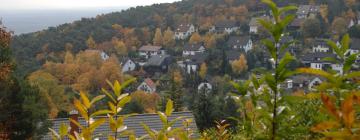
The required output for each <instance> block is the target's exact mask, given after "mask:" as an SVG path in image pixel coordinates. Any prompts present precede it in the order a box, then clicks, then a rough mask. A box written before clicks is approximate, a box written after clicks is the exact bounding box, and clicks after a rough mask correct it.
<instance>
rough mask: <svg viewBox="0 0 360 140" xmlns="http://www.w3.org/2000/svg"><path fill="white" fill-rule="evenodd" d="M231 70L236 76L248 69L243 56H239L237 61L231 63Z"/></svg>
mask: <svg viewBox="0 0 360 140" xmlns="http://www.w3.org/2000/svg"><path fill="white" fill-rule="evenodd" d="M231 68H232V70H233V71H234V72H235V73H237V74H240V73H241V72H243V71H245V70H246V69H247V68H248V66H247V61H246V58H245V56H244V54H241V55H240V58H239V59H238V60H235V61H233V62H232V63H231Z"/></svg>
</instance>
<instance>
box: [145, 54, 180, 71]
mask: <svg viewBox="0 0 360 140" xmlns="http://www.w3.org/2000/svg"><path fill="white" fill-rule="evenodd" d="M173 61H174V60H173V58H172V57H171V56H170V55H154V56H151V57H150V59H148V60H147V61H146V63H145V64H144V70H145V71H146V72H147V73H149V74H155V73H166V72H167V71H168V68H169V66H170V65H171V64H172V63H173Z"/></svg>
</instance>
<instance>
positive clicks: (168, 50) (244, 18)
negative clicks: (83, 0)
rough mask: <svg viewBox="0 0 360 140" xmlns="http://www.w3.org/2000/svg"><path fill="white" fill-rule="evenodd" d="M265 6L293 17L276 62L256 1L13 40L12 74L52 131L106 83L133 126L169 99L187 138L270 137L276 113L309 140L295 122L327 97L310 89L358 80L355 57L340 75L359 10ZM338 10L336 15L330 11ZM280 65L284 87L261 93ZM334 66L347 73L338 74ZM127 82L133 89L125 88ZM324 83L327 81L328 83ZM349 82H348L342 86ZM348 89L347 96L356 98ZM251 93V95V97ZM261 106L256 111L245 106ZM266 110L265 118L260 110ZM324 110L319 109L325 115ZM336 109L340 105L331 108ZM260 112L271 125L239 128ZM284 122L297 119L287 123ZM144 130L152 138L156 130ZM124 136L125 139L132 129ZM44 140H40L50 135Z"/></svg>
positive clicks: (265, 16) (269, 17)
mask: <svg viewBox="0 0 360 140" xmlns="http://www.w3.org/2000/svg"><path fill="white" fill-rule="evenodd" d="M274 2H275V3H276V4H277V6H278V7H280V8H281V7H285V6H289V5H291V6H296V7H297V9H296V10H289V11H287V13H286V14H284V15H281V18H285V19H283V20H287V19H286V18H288V16H291V15H294V20H292V21H291V22H290V23H289V24H288V25H287V26H286V27H285V30H284V33H282V34H281V36H280V35H279V37H280V39H279V42H278V43H277V44H275V45H274V46H275V48H274V49H275V50H273V51H275V52H276V53H271V50H269V47H268V46H267V43H268V42H266V41H269V42H272V41H274V40H276V39H275V38H274V37H273V36H274V33H273V32H269V31H268V30H267V29H266V28H265V27H264V25H263V24H262V23H261V22H265V21H267V22H270V23H277V20H276V19H277V18H274V17H276V14H273V13H272V11H271V9H270V8H269V7H268V6H266V5H265V4H262V3H260V1H259V0H214V1H211V0H184V1H180V2H175V3H167V4H154V5H152V6H139V7H134V8H129V9H127V10H123V11H121V12H114V13H110V14H104V15H99V16H97V17H95V18H89V19H86V18H84V19H81V20H79V21H75V22H74V23H69V24H64V25H60V26H58V27H50V28H49V29H47V30H43V31H39V32H35V33H30V34H23V35H18V36H15V37H14V38H13V39H12V43H11V49H12V51H13V56H14V58H15V60H16V63H17V68H16V71H15V73H16V75H19V76H23V77H24V78H25V79H26V80H27V81H28V82H29V84H30V85H31V86H36V87H38V88H39V91H38V92H39V93H41V99H42V100H43V101H44V102H45V104H46V105H44V106H46V107H47V109H46V114H47V115H48V118H50V119H54V120H53V121H54V122H55V123H56V127H60V123H61V122H63V120H62V119H59V118H67V117H71V115H69V113H68V112H70V111H72V110H73V109H74V107H76V106H74V105H73V104H72V102H73V101H74V100H76V99H77V98H78V97H79V96H80V98H84V97H83V96H84V95H82V93H83V92H86V93H88V94H87V96H89V97H91V98H96V97H97V96H98V95H101V94H100V93H102V92H104V91H106V90H111V89H114V86H113V85H111V83H113V81H120V83H121V84H124V85H126V87H125V86H124V87H121V88H120V89H121V90H120V91H119V92H123V93H128V94H129V97H131V101H129V103H128V104H126V105H124V106H123V107H121V109H122V111H121V112H120V114H131V113H138V114H145V115H134V117H133V118H130V119H133V120H142V121H145V120H146V117H148V118H149V119H153V117H154V116H156V114H155V113H159V112H158V111H166V108H167V107H168V105H167V102H168V100H167V99H171V101H173V108H174V109H173V111H174V112H176V113H175V116H177V115H178V114H180V115H181V114H185V115H186V116H187V117H189V118H194V122H191V123H190V126H191V127H193V128H194V129H198V130H199V131H201V132H210V131H212V130H213V131H219V130H221V125H224V124H221V123H219V122H218V121H219V120H226V123H229V126H226V127H231V128H232V129H234V132H231V133H241V134H242V133H243V132H242V131H239V132H237V131H236V129H241V130H243V129H244V130H245V129H246V128H238V125H250V124H251V125H250V126H251V127H250V128H252V127H254V128H255V127H257V126H263V127H264V129H267V128H266V126H265V125H264V123H269V124H273V125H272V126H273V127H274V128H272V129H276V128H275V127H276V126H275V125H274V124H275V123H276V122H275V121H274V120H275V119H273V120H271V119H269V118H275V117H276V113H277V111H276V109H277V107H279V108H280V109H279V110H280V111H279V112H280V113H281V112H282V111H283V110H286V109H287V110H286V111H284V112H286V113H289V114H291V113H293V114H291V115H289V116H291V117H289V116H287V117H286V118H282V121H292V120H296V119H298V120H300V121H299V124H298V125H299V126H301V127H302V126H305V125H306V130H305V129H304V130H303V131H301V132H293V133H294V135H291V137H286V138H285V139H293V138H295V137H296V136H295V135H296V134H297V133H299V135H301V134H304V133H306V134H308V133H311V135H313V134H312V133H313V131H317V129H316V128H314V127H311V132H310V126H309V123H307V122H306V121H307V120H304V119H309V118H311V117H309V116H310V115H312V116H316V114H318V111H319V108H312V107H313V106H320V105H321V101H323V102H325V101H328V102H331V99H330V97H327V98H326V97H325V96H323V95H322V94H321V95H320V93H319V94H318V95H314V93H317V92H319V85H322V83H324V82H325V83H326V84H324V85H325V86H323V87H320V88H324V87H326V86H327V84H328V83H329V79H330V78H326V77H324V76H323V75H326V74H328V73H329V74H328V75H326V76H329V75H330V76H340V77H341V76H344V75H346V74H348V73H350V72H355V73H356V72H357V71H359V70H360V55H357V56H356V58H355V59H354V61H355V63H354V64H351V66H347V65H348V64H347V63H350V62H345V58H346V60H348V59H347V58H349V57H350V56H351V55H355V54H359V53H360V3H359V2H349V1H348V0H333V1H316V2H315V1H311V0H310V1H296V0H289V1H282V0H274ZM337 2H338V3H337ZM339 3H341V4H342V5H341V6H338V5H337V4H339ZM337 6H338V7H337ZM339 7H340V8H339ZM274 15H275V16H274ZM274 30H275V29H274ZM274 32H275V31H274ZM347 34H349V35H350V43H349V46H346V45H342V44H346V43H347V42H346V40H345V41H343V40H342V39H343V38H346V37H347ZM284 46H285V47H284ZM334 46H336V47H337V49H336V48H335V49H334ZM343 47H348V48H347V51H346V52H345V53H344V54H343V57H341V58H340V57H339V55H338V54H339V53H338V52H339V50H338V49H340V48H343ZM286 52H288V53H286ZM289 55H291V56H294V58H295V59H294V61H291V62H289V64H288V65H286V66H285V65H284V66H283V68H284V69H285V70H284V71H286V72H288V71H290V72H291V76H289V77H286V79H282V80H283V81H284V82H281V84H277V82H278V81H277V79H276V80H274V81H275V82H276V84H274V85H273V87H274V88H275V89H276V91H275V92H274V91H272V90H273V89H271V88H272V87H271V85H270V84H268V85H267V84H264V83H266V82H269V81H271V80H272V79H271V78H269V76H273V77H276V76H278V75H276V74H273V73H271V72H273V71H274V70H275V71H277V67H278V66H279V63H281V61H282V60H283V58H286V57H290V56H289ZM274 56H276V57H277V59H274V58H276V57H274ZM284 61H285V60H284ZM344 66H345V67H349V68H346V69H344ZM299 68H312V69H315V70H314V71H315V72H313V73H316V72H318V73H317V74H318V75H316V74H311V72H308V73H306V72H302V73H301V72H298V69H299ZM316 70H323V71H326V72H328V73H326V74H323V73H321V72H322V71H321V72H320V71H316ZM284 71H281V72H284ZM303 71H305V70H303ZM290 72H289V73H290ZM264 73H266V74H264ZM269 73H271V74H269ZM274 73H277V72H274ZM284 73H285V72H284ZM309 73H310V74H309ZM319 73H320V74H319ZM321 74H323V75H321ZM356 74H357V73H356ZM356 74H354V75H356ZM354 75H352V76H354ZM351 78H352V77H351ZM133 79H136V80H134V81H132V83H131V84H129V83H127V81H131V80H133ZM269 79H270V80H269ZM274 79H275V78H274ZM334 79H335V80H333V79H331V80H333V81H336V80H337V79H336V78H334ZM349 79H350V78H349ZM346 80H348V79H346V78H345V80H343V81H341V82H345V81H346ZM356 80H358V79H357V78H356V77H355V78H353V79H351V80H348V81H346V82H348V83H350V82H353V81H356ZM264 81H265V82H264ZM109 83H110V84H109ZM356 84H358V83H354V86H349V87H351V88H353V89H358V87H359V86H357V85H356ZM250 87H251V88H250ZM254 87H256V89H255V88H254ZM345 87H346V86H345ZM243 88H245V89H243ZM253 88H254V89H253ZM337 88H344V87H341V86H339V87H337ZM346 88H348V87H346ZM260 91H261V94H258V93H257V92H259V93H260ZM338 91H339V92H340V91H341V90H338ZM344 91H347V90H344ZM349 91H351V90H349ZM356 91H357V90H354V93H355V92H356ZM277 92H279V94H280V92H281V95H277ZM331 92H333V91H331ZM262 93H269V95H268V96H266V95H264V94H262ZM274 93H275V95H274V96H272V94H274ZM260 95H264V96H261V97H260ZM308 96H309V97H308ZM320 96H321V97H320ZM334 96H335V95H334ZM272 97H274V98H275V101H274V100H273V99H272ZM277 97H279V98H285V99H288V98H289V99H288V100H290V101H293V100H292V98H294V97H295V98H297V97H298V98H301V99H303V98H310V99H314V98H316V99H318V100H316V101H315V100H311V101H309V102H307V101H303V100H301V101H299V102H296V101H294V102H290V101H289V103H288V102H285V101H283V100H281V103H283V102H285V103H286V105H283V106H279V105H278V106H277V105H276V99H277ZM351 97H352V96H351ZM356 97H357V96H356ZM119 98H120V97H119ZM263 98H264V99H263ZM261 99H263V100H265V101H254V100H261ZM266 99H268V100H266ZM355 99H356V100H358V99H357V98H355V96H354V102H355ZM279 100H280V99H279ZM339 100H340V99H339ZM266 101H268V102H266ZM359 101H360V100H359ZM107 102H108V101H107V100H106V101H104V102H100V103H99V104H97V105H96V107H94V108H95V109H102V108H104V106H106V105H107ZM273 102H275V105H274V106H275V107H274V108H275V109H273V108H271V107H268V108H266V107H264V106H266V105H269V104H271V105H272V103H273ZM328 102H326V103H328ZM285 103H283V104H285ZM326 103H324V104H325V106H326V105H328V106H331V105H329V104H330V103H328V104H326ZM271 105H269V106H271ZM287 105H288V106H287ZM338 105H339V106H342V105H343V104H341V101H339V104H338ZM289 106H292V107H293V106H296V109H294V110H299V112H296V113H294V110H291V109H289V108H290V107H289ZM116 107H117V106H116ZM262 107H263V108H262ZM264 108H265V109H268V110H272V109H273V110H274V111H273V112H274V114H270V117H269V116H267V117H268V118H267V117H264V118H266V119H269V120H271V121H272V122H271V121H268V120H266V121H268V122H259V124H258V122H256V123H255V121H254V122H252V123H250V124H245V123H242V121H246V119H249V120H251V119H258V117H259V116H257V115H258V114H256V113H257V111H258V110H261V109H264ZM339 108H340V107H339ZM265 109H264V110H265ZM292 109H293V108H292ZM306 109H308V110H310V111H308V110H306ZM321 109H322V110H325V109H324V108H321ZM335 109H337V108H335ZM268 110H267V111H268ZM289 110H290V111H289ZM329 110H331V109H329ZM332 111H333V110H332ZM253 112H254V113H253ZM264 112H265V111H264ZM269 112H271V111H269ZM273 112H271V113H273ZM330 112H331V111H330ZM338 112H341V111H338ZM117 113H118V112H117ZM151 113H153V114H151ZM249 113H253V114H249ZM266 113H268V112H266ZM280 113H279V114H280ZM331 113H333V114H334V112H331ZM331 113H330V114H331ZM160 114H161V113H160ZM192 114H193V116H192ZM294 114H296V115H299V114H300V115H303V116H302V117H300V118H295V119H294V116H296V115H294ZM324 114H325V113H324ZM267 115H269V114H267ZM271 115H272V116H271ZM139 116H140V117H139ZM239 116H241V117H240V118H241V119H239ZM340 116H341V115H340ZM141 117H144V118H141ZM317 117H319V118H315V119H314V118H311V119H314V120H316V121H314V122H311V125H313V124H315V123H317V122H318V121H319V120H324V118H326V117H324V116H322V115H319V116H317ZM320 117H322V118H320ZM336 117H339V116H336ZM336 117H334V118H336ZM234 118H236V119H234ZM83 119H84V118H83ZM172 119H174V118H172ZM242 119H244V120H242ZM215 121H216V122H215ZM82 123H84V124H86V123H85V122H82ZM127 123H130V124H131V122H127ZM194 124H196V125H194ZM132 125H133V126H132ZM153 125H154V126H156V127H159V128H160V121H158V122H156V124H155V123H154V124H153ZM176 125H177V126H179V125H180V123H176ZM129 126H131V127H133V128H134V129H136V128H138V127H141V126H140V125H139V126H138V125H134V124H131V125H129ZM336 126H337V125H336ZM214 127H216V128H215V129H212V128H214ZM244 127H245V126H244ZM284 128H285V127H284ZM210 129H211V130H210ZM299 129H301V128H299ZM314 129H315V130H314ZM318 129H320V128H318ZM72 131H73V130H72ZM106 131H108V130H106ZM279 131H281V132H282V131H284V132H286V131H287V130H286V129H284V130H283V129H281V130H280V129H279ZM0 132H1V131H0ZM284 132H282V133H284ZM143 133H144V134H145V132H143V131H141V134H143ZM229 133H230V132H229ZM249 133H250V132H249ZM251 133H252V132H251ZM266 133H267V134H268V133H270V132H266ZM274 133H275V132H274ZM252 135H253V134H252ZM264 135H265V134H264ZM309 135H310V134H309ZM0 138H1V137H0ZM46 138H48V139H49V138H50V135H49V134H48V135H46ZM104 138H105V137H104ZM268 138H269V137H268ZM296 138H297V137H296ZM311 138H318V135H315V134H314V137H311ZM311 138H310V139H311ZM234 139H236V138H234ZM265 139H266V138H265Z"/></svg>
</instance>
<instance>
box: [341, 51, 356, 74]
mask: <svg viewBox="0 0 360 140" xmlns="http://www.w3.org/2000/svg"><path fill="white" fill-rule="evenodd" d="M358 55H360V53H355V54H352V55H350V56H348V57H347V58H346V59H345V63H344V66H343V71H344V73H345V72H347V71H349V70H350V69H351V67H352V65H353V64H354V63H355V61H356V59H357V57H358Z"/></svg>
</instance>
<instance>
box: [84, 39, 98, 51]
mask: <svg viewBox="0 0 360 140" xmlns="http://www.w3.org/2000/svg"><path fill="white" fill-rule="evenodd" d="M86 45H87V47H88V48H89V49H96V42H95V41H94V38H93V37H92V36H89V38H88V39H87V40H86Z"/></svg>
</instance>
